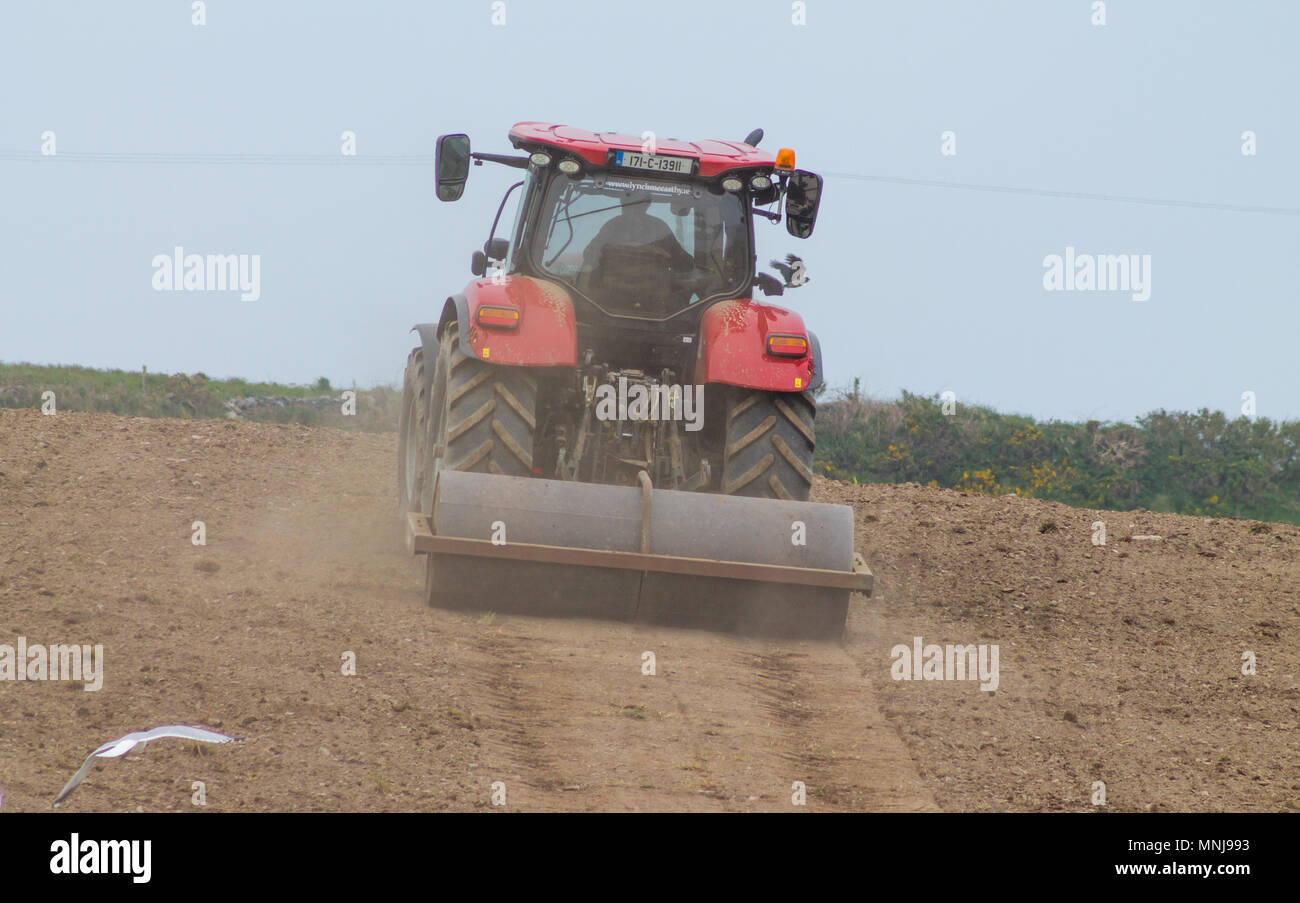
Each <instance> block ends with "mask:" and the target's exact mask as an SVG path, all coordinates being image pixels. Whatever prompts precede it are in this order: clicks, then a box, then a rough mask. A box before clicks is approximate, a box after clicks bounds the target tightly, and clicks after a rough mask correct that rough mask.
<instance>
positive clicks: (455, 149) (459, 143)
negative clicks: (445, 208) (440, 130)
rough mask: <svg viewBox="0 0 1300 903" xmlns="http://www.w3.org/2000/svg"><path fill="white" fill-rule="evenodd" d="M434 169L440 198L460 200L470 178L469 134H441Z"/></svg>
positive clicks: (442, 199)
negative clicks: (466, 181)
mask: <svg viewBox="0 0 1300 903" xmlns="http://www.w3.org/2000/svg"><path fill="white" fill-rule="evenodd" d="M433 170H434V179H435V181H436V183H437V187H438V200H440V201H458V200H460V196H461V195H462V194H463V193H464V191H465V180H466V179H468V178H469V135H459V134H457V135H439V136H438V146H437V149H436V150H435V152H434V155H433Z"/></svg>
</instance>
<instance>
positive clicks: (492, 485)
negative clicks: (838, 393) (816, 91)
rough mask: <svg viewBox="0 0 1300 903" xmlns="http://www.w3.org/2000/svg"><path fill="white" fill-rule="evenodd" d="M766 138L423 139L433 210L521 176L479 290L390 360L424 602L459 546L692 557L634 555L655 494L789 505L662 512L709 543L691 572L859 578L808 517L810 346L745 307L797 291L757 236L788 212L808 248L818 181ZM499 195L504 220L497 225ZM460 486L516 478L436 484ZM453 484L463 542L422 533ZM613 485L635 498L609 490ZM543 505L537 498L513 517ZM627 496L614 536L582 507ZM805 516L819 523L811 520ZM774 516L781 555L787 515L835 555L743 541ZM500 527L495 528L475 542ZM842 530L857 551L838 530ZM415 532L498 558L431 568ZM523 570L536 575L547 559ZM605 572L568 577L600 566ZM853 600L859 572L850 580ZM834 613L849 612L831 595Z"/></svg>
mask: <svg viewBox="0 0 1300 903" xmlns="http://www.w3.org/2000/svg"><path fill="white" fill-rule="evenodd" d="M647 137H648V133H647ZM761 139H762V131H761V130H755V131H754V132H752V133H751V134H750V135H749V136H747V137H746V139H745V140H744V141H717V140H708V141H701V142H685V141H677V140H670V141H659V142H655V141H654V140H652V139H651V140H642V139H638V138H636V137H634V136H629V135H619V134H614V133H608V132H607V133H595V132H589V131H585V130H582V129H577V128H572V127H569V126H563V125H551V124H546V123H538V122H521V123H518V124H517V125H515V126H514V128H512V129H511V130H510V142H511V144H512V145H513V146H514V147H515V148H516V150H517V151H518V153H517V154H510V155H503V154H488V153H477V152H471V150H470V141H469V138H468V136H466V135H463V134H453V135H443V136H442V137H440V138H439V139H438V145H437V154H436V162H435V167H436V182H437V194H438V198H439V199H440V200H442V201H455V200H458V199H459V198H460V197H461V194H462V193H463V191H464V188H465V184H466V181H467V178H468V175H469V167H470V165H471V162H472V163H473V164H474V165H476V166H479V165H482V164H483V163H493V164H498V165H503V166H507V167H513V168H516V169H518V170H520V171H521V178H520V180H519V181H518V182H516V183H515V184H513V185H511V186H510V188H509V190H507V191H506V194H505V197H504V198H503V199H502V201H501V205H500V207H499V208H498V210H497V214H496V218H495V219H494V220H493V223H492V228H491V230H490V231H489V234H488V239H487V241H486V242H485V243H484V245H483V250H482V251H475V252H474V255H473V258H472V261H471V266H470V269H471V272H472V273H473V274H474V277H475V278H474V279H473V280H472V281H470V283H469V284H468V285H467V286H466V287H465V288H464V289H463V290H462V291H461V292H460V293H459V294H455V295H452V296H451V297H449V298H447V300H446V302H445V303H444V304H443V307H442V311H441V314H440V316H439V318H438V320H437V322H436V323H435V322H431V323H426V324H422V325H420V326H417V327H416V331H418V333H419V336H420V345H419V346H418V347H416V348H415V349H414V350H413V351H412V352H411V354H410V357H409V359H408V363H407V368H406V375H405V385H404V393H403V394H404V399H403V406H402V414H401V423H400V426H399V433H400V439H399V442H400V445H399V469H398V470H399V473H398V483H399V492H400V495H401V499H402V505H403V508H404V510H405V511H407V512H410V513H412V514H413V515H415V517H413V518H412V519H411V524H412V525H413V526H412V531H413V532H412V537H413V538H412V540H411V544H412V547H413V548H415V550H416V551H426V552H430V553H431V554H430V566H429V578H428V582H429V586H428V587H427V588H428V591H429V598H430V601H431V602H435V601H437V600H438V599H439V598H442V599H443V600H444V601H447V596H448V594H452V595H457V594H459V595H461V596H463V595H464V594H465V590H466V587H465V586H463V585H462V586H460V587H458V588H456V587H453V584H458V583H463V581H460V580H458V579H455V578H458V577H460V576H461V575H462V572H463V571H464V570H465V568H466V567H467V566H468V565H469V564H471V563H473V562H472V561H471V559H474V558H475V556H476V554H478V553H476V552H475V551H473V550H472V549H475V548H476V549H478V550H479V552H481V553H482V554H481V555H479V556H478V557H481V558H487V557H498V558H500V557H506V558H509V557H511V555H512V552H510V551H503V550H506V549H508V548H509V547H512V546H513V547H516V548H514V549H513V554H515V555H516V556H517V555H518V554H521V553H520V549H519V548H518V547H519V546H521V545H526V546H536V547H539V548H547V547H549V548H559V549H567V550H570V551H575V550H578V551H586V552H591V553H594V552H598V551H603V552H613V553H615V554H618V553H620V551H621V552H626V553H631V552H634V550H636V549H639V552H635V554H642V555H645V556H648V557H654V556H662V557H672V556H676V557H677V558H679V559H690V560H696V559H692V558H690V556H689V555H685V554H683V553H682V552H681V551H678V552H667V553H664V552H662V551H656V550H655V549H653V548H652V547H653V546H656V545H661V543H656V542H651V536H650V534H651V532H652V531H651V529H650V527H649V526H648V518H649V514H648V511H649V506H650V501H651V497H650V493H651V491H652V490H653V491H654V492H667V493H669V494H670V495H671V496H673V497H676V496H679V495H686V494H687V491H695V492H696V493H712V494H720V495H725V496H739V497H758V498H763V499H775V500H785V501H787V502H790V503H803V504H802V506H801V507H797V508H789V507H784V508H782V509H780V511H779V512H778V511H777V510H775V509H770V508H763V507H762V506H760V507H758V508H754V507H752V506H751V507H750V508H747V509H746V510H745V511H744V512H743V513H742V512H741V510H740V509H739V508H735V509H733V510H728V511H727V512H720V511H718V510H717V509H716V507H713V508H710V507H708V506H701V505H700V504H698V503H695V504H694V505H693V506H692V504H691V503H686V502H682V500H681V499H676V498H674V499H673V500H672V502H670V503H666V504H668V505H669V507H671V506H672V504H675V503H679V502H680V503H682V504H685V507H684V508H683V509H682V511H681V514H682V521H683V523H681V524H678V525H676V526H675V527H674V528H673V529H674V530H675V531H676V533H677V534H679V536H678V538H681V536H687V537H688V539H687V541H686V543H685V546H684V547H683V548H684V549H685V551H686V552H689V551H690V550H691V549H693V548H699V542H700V535H699V534H701V532H707V533H708V534H709V535H710V536H711V537H714V538H716V537H718V536H719V535H720V533H719V531H721V535H723V539H722V540H721V541H720V544H718V545H717V546H716V548H715V552H716V553H718V554H715V555H713V556H711V557H707V558H702V559H699V560H702V561H710V562H713V563H714V564H719V563H731V564H737V565H738V564H739V563H742V562H745V561H749V562H753V563H758V562H769V561H771V560H773V559H775V560H776V561H778V562H780V564H777V565H771V566H772V567H778V568H779V567H781V566H786V567H787V568H788V569H790V570H799V569H803V572H804V573H803V575H804V576H805V577H807V576H808V575H809V573H810V570H809V569H811V570H830V571H845V570H847V571H850V572H851V571H852V570H853V568H852V562H851V560H850V561H849V563H848V565H847V567H846V566H845V564H844V542H843V534H844V532H845V530H844V527H843V524H842V523H841V521H842V520H843V519H844V516H845V513H847V509H842V511H843V513H840V514H835V515H831V514H830V513H829V511H820V509H832V508H835V506H825V505H811V504H809V503H808V502H807V500H808V498H809V493H810V489H811V485H812V468H811V463H812V457H813V448H814V441H815V432H814V413H815V408H816V405H815V402H814V399H813V392H814V390H816V389H817V388H818V387H819V386H820V385H821V384H822V378H823V377H822V368H821V360H820V351H819V347H818V343H817V338H816V336H815V335H813V333H812V332H811V331H809V330H808V329H807V327H806V326H805V325H804V322H803V318H802V317H800V316H799V314H797V313H795V312H793V311H791V310H787V309H786V308H783V307H778V306H775V305H773V304H768V303H765V302H761V301H758V300H755V299H754V298H752V297H751V295H752V294H753V292H754V289H755V288H757V289H759V290H760V291H762V292H764V293H765V294H781V293H782V292H783V291H784V289H785V288H787V287H790V286H794V285H800V284H802V283H803V282H804V281H806V278H805V276H804V273H803V265H802V261H800V260H799V259H798V258H797V257H795V256H794V255H790V257H788V258H787V265H781V264H775V262H774V264H775V265H776V266H777V267H778V269H779V270H780V271H781V272H783V274H784V275H785V279H784V280H778V279H777V278H775V277H773V276H771V275H769V274H767V273H758V272H757V271H756V254H755V250H754V226H753V224H754V220H755V218H756V217H761V218H764V219H767V220H770V221H772V222H775V223H780V222H781V220H782V219H784V220H785V224H786V229H787V231H788V232H789V234H790V235H792V236H795V237H797V238H807V237H808V236H809V235H811V234H812V231H813V226H814V224H815V221H816V217H817V207H818V202H819V200H820V195H821V188H822V180H821V177H820V176H818V175H816V174H814V173H811V172H807V171H805V170H800V169H796V168H795V162H794V152H793V151H791V150H787V149H782V150H780V151H778V152H777V153H776V154H775V155H773V154H769V153H767V152H765V151H761V150H759V149H758V147H757V145H758V143H759V141H760V140H761ZM512 197H513V198H514V199H515V201H516V206H515V208H514V211H515V212H514V215H513V216H512V217H511V218H509V219H508V220H507V221H505V222H504V223H503V221H502V214H503V213H504V212H505V210H506V207H507V204H508V203H509V202H510V200H511V198H512ZM469 473H474V474H484V475H495V476H496V477H498V478H509V477H514V478H521V479H517V480H509V481H504V480H503V479H498V480H469V481H466V480H464V479H462V478H460V477H457V478H456V479H455V481H452V480H450V477H451V475H452V474H469ZM453 483H454V486H455V487H456V489H455V491H454V493H455V494H456V496H457V501H456V502H455V504H460V505H462V506H467V508H466V512H467V518H466V523H465V525H464V526H463V528H458V529H459V532H460V535H459V536H451V535H450V534H451V531H452V528H451V527H450V526H448V524H450V522H451V520H453V519H454V518H451V516H450V515H447V516H445V517H441V518H440V517H439V504H440V503H445V504H449V505H450V504H453V503H452V502H451V500H450V499H451V495H452V494H453V489H452V488H451V487H452V486H453ZM534 484H535V485H534ZM543 484H544V485H543ZM559 484H566V485H568V486H570V487H574V490H573V491H566V490H563V489H557V488H556V486H558V485H559ZM579 486H581V487H586V489H585V491H584V492H578V491H577V490H576V487H579ZM439 487H443V488H442V489H439ZM594 487H600V490H596V489H595V488H594ZM609 487H631V488H627V489H623V490H621V492H622V495H618V494H613V493H612V492H610V491H604V490H607V489H608V488H609ZM636 487H640V490H639V492H640V495H639V494H638V490H637V489H636ZM537 493H542V494H545V495H546V499H545V500H544V499H542V498H541V497H540V496H538V497H537V498H533V499H532V500H531V501H530V502H528V503H527V504H525V502H524V497H525V496H529V495H530V494H537ZM628 493H631V495H628ZM435 495H437V496H438V498H435ZM641 495H644V502H643V504H642V505H640V506H639V509H638V510H640V509H644V512H645V513H644V516H641V517H640V520H641V521H642V523H641V528H640V531H639V535H637V536H632V535H631V532H630V533H629V535H628V537H627V538H626V542H622V541H620V540H612V539H611V538H610V536H609V533H608V530H609V524H608V523H602V522H601V520H600V518H599V512H600V510H601V509H609V508H611V507H613V508H617V507H618V504H619V500H620V499H625V498H626V499H631V498H633V497H640V496H641ZM530 506H531V507H530ZM539 506H541V507H539ZM548 506H549V507H548ZM819 511H820V514H819ZM636 515H637V512H636V511H631V510H630V511H629V514H628V517H630V518H632V519H636ZM823 516H827V517H832V519H833V520H835V521H836V523H835V525H834V526H832V525H831V524H830V523H829V522H827V523H825V524H821V522H820V520H819V518H820V517H823ZM769 517H770V518H771V519H772V524H773V529H775V528H776V525H780V527H781V529H780V531H779V532H780V533H782V534H783V541H784V545H785V546H789V545H790V542H789V541H788V537H789V535H790V531H791V527H790V525H789V524H790V522H797V523H800V524H803V525H804V527H805V528H806V527H807V526H808V521H809V520H812V521H814V522H817V523H819V524H821V527H820V533H819V536H820V538H824V536H825V535H829V534H831V533H835V534H839V535H838V536H837V541H836V542H834V543H830V545H835V546H836V547H837V548H836V550H835V551H834V553H833V558H834V562H831V561H830V560H827V559H817V557H816V556H815V555H813V556H812V557H809V553H807V551H806V550H807V548H808V547H807V545H804V546H803V547H802V548H803V549H804V550H805V551H804V552H799V551H798V549H799V548H800V546H799V545H798V544H795V546H794V547H795V549H796V552H795V553H793V555H791V554H789V553H787V552H786V551H783V550H781V549H776V550H774V549H773V548H771V546H770V542H769V540H764V539H759V538H757V537H755V536H754V535H753V531H754V529H755V528H756V527H758V526H761V523H758V522H762V521H763V520H764V519H766V518H769ZM592 518H595V519H594V520H593V519H592ZM755 519H757V522H756V520H755ZM441 521H447V524H442V523H441ZM479 521H482V523H481V524H479ZM691 522H694V525H693V526H691V525H690V524H691ZM496 523H499V524H500V525H501V530H502V531H503V532H505V531H509V532H510V533H511V534H512V535H510V536H509V538H507V539H501V541H498V539H500V537H497V536H496V535H495V534H493V535H488V533H487V532H485V531H486V530H487V526H488V525H489V524H496ZM629 529H630V528H629ZM632 532H636V531H632ZM815 532H816V531H815ZM476 533H482V535H478V536H477V537H475V536H473V535H471V534H476ZM847 533H848V540H847V541H848V546H847V548H848V553H849V555H850V556H851V554H852V520H851V518H849V519H848V529H847ZM522 534H528V535H527V537H526V538H525V537H524V536H523V535H522ZM433 536H449V537H450V538H448V539H447V540H446V542H447V543H453V540H466V541H468V540H471V539H475V538H477V541H480V542H489V543H491V544H492V545H493V546H494V547H495V550H494V551H492V552H489V551H488V550H486V549H484V548H483V547H481V546H478V547H471V546H467V545H465V543H464V542H462V543H461V544H460V545H458V546H456V549H455V554H454V555H453V554H452V548H451V546H450V545H444V546H443V547H442V548H441V552H442V553H443V557H444V562H443V567H441V568H440V569H439V568H436V566H435V565H436V562H435V559H436V558H437V557H438V556H437V554H433V553H435V551H436V550H435V545H436V544H437V542H436V541H435V540H433V539H431V538H430V537H433ZM539 540H551V542H550V543H546V542H540V541H539ZM555 542H559V543H560V544H559V545H558V546H557V545H555V544H554V543H555ZM620 543H622V545H625V546H629V548H620ZM453 544H454V543H453ZM670 544H671V543H670ZM524 551H525V552H527V550H524ZM529 554H531V555H532V556H533V558H532V559H530V560H533V561H534V562H535V563H538V564H541V563H546V562H551V563H554V562H555V561H556V560H557V559H556V556H554V555H553V556H551V558H549V559H548V558H547V557H546V555H545V554H544V553H541V552H536V551H534V552H532V553H529ZM559 557H560V558H563V557H564V556H563V555H560V556H559ZM570 557H572V556H570ZM579 557H581V556H579ZM515 560H516V563H517V564H518V562H519V559H518V558H517V557H516V558H515ZM611 561H614V559H608V558H607V559H602V560H600V562H599V563H597V562H596V561H595V560H592V561H578V562H570V563H569V566H572V565H573V564H575V563H576V564H578V565H589V566H590V567H592V568H595V569H596V570H598V571H605V570H608V569H610V568H612V569H614V570H618V569H619V566H618V565H617V564H613V565H611V564H610V562H611ZM449 562H451V563H454V565H455V566H454V567H452V566H449ZM478 563H479V564H480V565H482V564H483V562H481V561H480V562H478ZM624 563H625V564H626V562H624ZM646 564H647V562H646V561H640V562H633V563H631V564H628V565H627V566H626V567H623V568H622V569H623V570H628V571H637V570H640V571H641V573H643V574H644V573H647V572H648V571H649V570H653V568H642V567H641V565H646ZM520 566H522V565H520ZM673 567H676V566H675V565H674V566H673ZM516 570H518V568H516ZM523 570H524V571H528V568H523ZM696 570H697V571H698V570H705V571H707V570H708V569H707V568H704V567H703V566H700V567H697V569H696ZM716 570H717V568H714V571H716ZM488 572H491V573H492V574H494V575H500V574H502V573H504V571H503V569H502V568H501V567H500V566H494V567H493V568H489V569H488V571H483V572H482V573H480V574H479V575H478V576H479V577H482V576H483V575H484V574H486V573H488ZM691 573H695V572H691ZM695 575H696V576H699V577H704V578H708V579H714V578H713V577H712V575H711V574H710V573H697V574H695ZM552 576H553V575H552ZM769 576H770V575H769ZM841 576H844V575H841ZM855 576H859V577H860V575H855ZM716 579H732V580H736V579H740V580H742V581H749V579H750V577H749V576H744V577H741V578H735V577H732V578H722V577H717V578H716ZM753 579H754V580H760V581H761V580H763V579H764V578H762V577H757V576H756V577H754V578H753ZM868 579H869V578H868ZM498 582H499V581H498ZM706 582H707V579H706ZM777 582H783V581H781V580H779V579H778V580H777ZM787 582H788V581H787ZM841 582H844V581H841ZM862 586H863V584H862V580H861V579H859V581H858V583H857V584H855V585H854V588H856V589H861V588H862ZM502 591H503V592H504V591H508V590H507V588H505V587H502ZM566 592H567V590H566ZM497 595H500V594H497ZM837 599H839V600H841V601H843V602H844V603H845V604H846V603H847V594H846V593H840V594H839V595H838V596H837ZM561 607H563V606H561ZM836 607H837V608H840V607H842V606H840V604H839V602H837V603H836ZM498 610H500V605H498ZM832 620H836V618H835V617H834V616H832ZM838 624H839V625H842V624H843V613H842V611H840V613H839V615H838Z"/></svg>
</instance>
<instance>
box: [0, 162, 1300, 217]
mask: <svg viewBox="0 0 1300 903" xmlns="http://www.w3.org/2000/svg"><path fill="white" fill-rule="evenodd" d="M0 161H10V162H15V163H42V164H50V163H55V164H57V163H108V164H126V165H137V166H138V165H181V166H428V167H432V166H433V158H432V155H430V154H357V155H355V156H345V155H343V154H202V153H151V152H144V153H140V152H127V153H109V152H99V151H60V152H59V153H57V154H51V155H49V156H46V155H44V154H40V153H38V152H36V151H17V150H3V149H0ZM823 175H824V176H826V177H828V178H834V179H849V180H851V181H856V182H878V183H882V184H889V185H911V186H916V187H921V188H946V189H949V190H955V191H983V192H992V193H995V194H1012V195H1023V196H1029V197H1043V198H1059V199H1063V200H1071V201H1103V202H1107V203H1113V204H1140V205H1144V206H1148V207H1181V208H1184V209H1191V210H1222V211H1228V212H1232V213H1264V214H1272V215H1275V216H1300V207H1270V206H1265V205H1259V204H1225V203H1220V202H1217V201H1184V200H1178V199H1175V198H1152V197H1141V196H1138V195H1121V194H1104V193H1099V192H1087V191H1058V190H1055V189H1051V188H1021V187H1016V186H1013V185H981V184H978V183H974V182H949V181H945V180H942V179H912V178H904V177H902V176H884V175H873V174H870V173H860V172H826V173H823Z"/></svg>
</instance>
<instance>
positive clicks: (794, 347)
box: [767, 335, 808, 357]
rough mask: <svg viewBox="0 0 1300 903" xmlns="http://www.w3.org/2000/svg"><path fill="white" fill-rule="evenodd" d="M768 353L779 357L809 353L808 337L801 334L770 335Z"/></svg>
mask: <svg viewBox="0 0 1300 903" xmlns="http://www.w3.org/2000/svg"><path fill="white" fill-rule="evenodd" d="M767 353H768V354H775V355H778V356H779V357H803V356H804V355H806V354H807V353H808V338H807V336H801V335H770V336H768V337H767Z"/></svg>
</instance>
